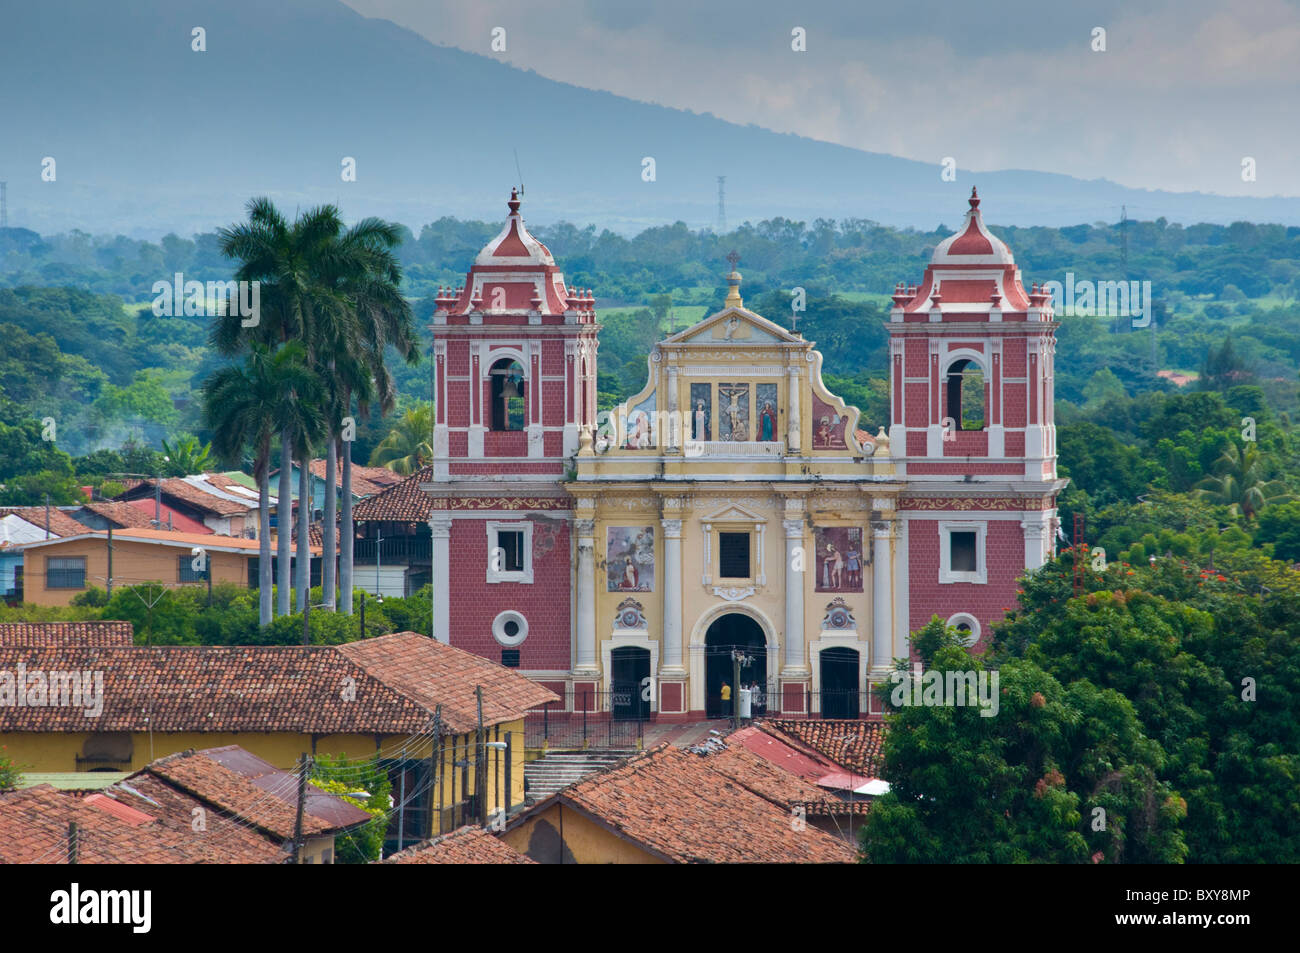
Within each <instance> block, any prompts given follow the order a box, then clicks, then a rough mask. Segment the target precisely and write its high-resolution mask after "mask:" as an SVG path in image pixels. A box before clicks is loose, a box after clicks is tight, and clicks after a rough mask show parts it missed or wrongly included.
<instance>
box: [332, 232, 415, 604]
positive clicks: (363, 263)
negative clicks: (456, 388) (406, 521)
mask: <svg viewBox="0 0 1300 953" xmlns="http://www.w3.org/2000/svg"><path fill="white" fill-rule="evenodd" d="M401 241H402V230H401V226H400V225H396V224H391V223H388V222H384V221H382V220H380V219H377V218H367V219H363V220H362V221H360V222H358V223H357V224H356V225H354V226H353V227H352V228H350V229H349V230H348V231H347V233H346V234H345V235H344V236H343V238H342V239H341V241H340V243H339V246H340V250H341V255H340V257H339V259H338V263H339V268H338V271H337V272H336V278H337V284H336V287H337V288H338V289H339V291H340V293H341V294H342V295H344V296H345V297H346V299H347V300H348V302H349V305H350V307H351V309H352V312H353V315H354V317H355V322H354V323H353V324H352V326H351V331H352V336H351V337H350V338H348V339H347V340H346V341H338V342H336V343H337V344H338V345H340V346H338V347H336V349H335V359H336V361H338V362H339V363H338V365H337V366H336V367H335V368H334V370H335V372H336V373H338V374H340V377H339V380H338V384H339V386H340V390H341V393H342V397H343V400H342V407H343V408H344V409H345V415H347V413H348V412H350V410H351V407H352V403H353V401H354V400H355V401H356V404H357V411H358V413H359V414H362V415H364V414H366V413H368V412H369V410H370V406H371V404H372V403H373V404H377V405H378V407H379V409H380V411H381V412H383V413H388V412H390V411H391V410H392V408H393V406H394V405H395V404H396V400H397V394H396V388H395V386H394V383H393V378H392V375H391V374H390V373H389V371H388V366H387V364H386V363H385V354H386V352H387V350H388V348H390V347H391V348H393V349H394V350H395V351H396V352H397V354H398V356H400V357H401V358H402V359H403V360H405V361H406V362H407V363H410V364H415V363H418V361H419V348H418V346H417V343H416V335H415V322H414V317H413V315H412V313H411V306H410V303H409V302H408V301H407V300H406V299H405V298H404V297H402V293H401V283H402V269H401V266H400V264H399V263H398V260H397V256H396V255H395V254H394V251H393V250H394V249H395V248H397V247H398V246H399V245H400V244H401ZM339 426H341V421H340V422H337V423H336V428H337V427H339ZM338 433H339V430H338V429H335V431H334V436H337V435H338ZM344 451H345V452H344V454H343V481H342V482H343V486H342V496H343V506H342V519H341V522H342V527H341V529H342V533H343V541H344V545H343V547H342V552H341V553H340V559H339V563H340V566H339V601H340V605H339V608H341V609H342V610H343V611H344V612H346V613H348V614H351V612H352V564H353V546H354V543H355V533H354V530H353V523H352V453H351V447H350V446H348V445H346V444H345V445H344ZM325 492H326V500H327V506H328V505H329V502H328V501H329V496H330V494H332V493H334V492H335V487H334V483H333V482H332V481H328V480H327V485H326V489H325Z"/></svg>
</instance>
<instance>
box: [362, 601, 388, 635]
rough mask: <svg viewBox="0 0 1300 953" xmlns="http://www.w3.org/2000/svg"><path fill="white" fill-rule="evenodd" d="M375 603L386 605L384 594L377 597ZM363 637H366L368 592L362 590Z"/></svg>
mask: <svg viewBox="0 0 1300 953" xmlns="http://www.w3.org/2000/svg"><path fill="white" fill-rule="evenodd" d="M375 602H376V603H378V604H379V605H381V606H382V605H383V604H384V594H383V593H382V592H380V593H377V594H376V595H375ZM361 637H362V638H363V639H364V638H365V637H366V590H364V589H362V590H361Z"/></svg>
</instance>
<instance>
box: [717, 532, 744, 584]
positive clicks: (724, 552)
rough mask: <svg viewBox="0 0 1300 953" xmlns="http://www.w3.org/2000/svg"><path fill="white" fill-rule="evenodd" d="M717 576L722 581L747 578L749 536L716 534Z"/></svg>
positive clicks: (742, 534)
mask: <svg viewBox="0 0 1300 953" xmlns="http://www.w3.org/2000/svg"><path fill="white" fill-rule="evenodd" d="M718 575H719V576H721V577H723V578H724V579H748V578H749V534H748V533H719V534H718Z"/></svg>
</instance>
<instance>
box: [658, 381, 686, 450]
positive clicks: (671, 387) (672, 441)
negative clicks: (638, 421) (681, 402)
mask: <svg viewBox="0 0 1300 953" xmlns="http://www.w3.org/2000/svg"><path fill="white" fill-rule="evenodd" d="M656 416H658V415H656ZM659 429H660V431H661V432H662V431H667V437H666V438H665V444H664V446H666V448H667V449H668V450H669V451H670V452H675V451H676V450H677V449H678V448H679V447H681V445H682V436H681V433H682V415H681V413H679V412H678V410H677V368H675V367H670V368H668V426H667V427H661V428H659Z"/></svg>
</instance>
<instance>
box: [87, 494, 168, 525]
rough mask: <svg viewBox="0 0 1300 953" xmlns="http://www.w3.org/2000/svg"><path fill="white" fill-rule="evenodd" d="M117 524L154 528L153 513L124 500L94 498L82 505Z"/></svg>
mask: <svg viewBox="0 0 1300 953" xmlns="http://www.w3.org/2000/svg"><path fill="white" fill-rule="evenodd" d="M82 509H84V510H89V511H90V512H92V513H96V514H98V515H100V516H102V517H104V518H105V519H106V520H109V521H111V522H112V523H114V524H116V525H115V527H114V528H118V527H120V528H123V529H153V515H152V514H151V513H146V512H144V511H143V510H141V509H140V508H139V507H137V506H132V505H131V504H130V503H126V502H123V501H122V500H92V501H91V502H89V503H87V504H86V505H85V506H83V507H82Z"/></svg>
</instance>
